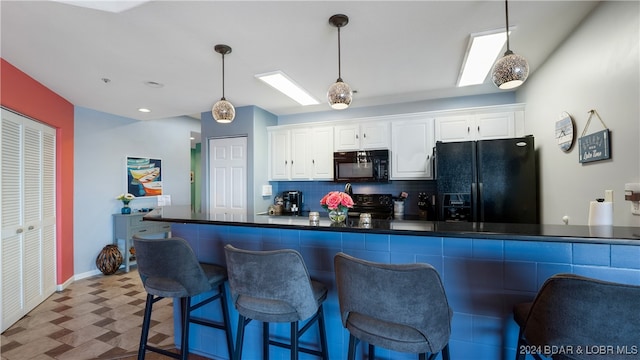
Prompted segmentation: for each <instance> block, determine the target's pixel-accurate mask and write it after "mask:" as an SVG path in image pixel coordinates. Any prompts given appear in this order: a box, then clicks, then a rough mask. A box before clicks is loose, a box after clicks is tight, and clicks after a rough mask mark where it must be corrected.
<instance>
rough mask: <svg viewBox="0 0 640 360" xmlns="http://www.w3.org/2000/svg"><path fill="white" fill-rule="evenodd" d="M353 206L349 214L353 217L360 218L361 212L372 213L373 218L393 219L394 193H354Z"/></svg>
mask: <svg viewBox="0 0 640 360" xmlns="http://www.w3.org/2000/svg"><path fill="white" fill-rule="evenodd" d="M351 198H352V199H353V208H351V209H349V212H348V214H347V215H349V218H351V219H358V218H359V217H360V214H363V213H368V214H371V218H372V219H379V220H391V219H393V195H391V194H353V195H351Z"/></svg>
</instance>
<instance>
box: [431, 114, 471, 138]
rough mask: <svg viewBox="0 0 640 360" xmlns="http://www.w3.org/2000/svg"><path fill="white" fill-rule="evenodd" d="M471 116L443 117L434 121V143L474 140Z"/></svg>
mask: <svg viewBox="0 0 640 360" xmlns="http://www.w3.org/2000/svg"><path fill="white" fill-rule="evenodd" d="M473 125H474V122H473V119H472V117H471V115H464V116H443V117H438V118H436V120H435V138H436V141H442V142H451V141H467V140H474V139H475V130H474V131H473V132H472V130H471V129H472V127H473Z"/></svg>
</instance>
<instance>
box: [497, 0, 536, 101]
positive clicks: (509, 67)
mask: <svg viewBox="0 0 640 360" xmlns="http://www.w3.org/2000/svg"><path fill="white" fill-rule="evenodd" d="M504 11H505V15H506V24H507V26H506V30H507V51H506V52H505V53H504V56H503V57H502V58H500V59H499V60H498V61H496V63H495V65H493V71H492V75H491V78H492V80H493V83H494V84H495V85H496V86H497V87H499V88H500V89H505V90H506V89H514V88H517V87H518V86H520V85H522V84H523V83H524V82H525V80H527V76H529V64H528V63H527V60H526V59H525V58H524V57H523V56H521V55H518V54H514V53H513V51H511V49H510V48H509V5H508V2H507V0H505V2H504Z"/></svg>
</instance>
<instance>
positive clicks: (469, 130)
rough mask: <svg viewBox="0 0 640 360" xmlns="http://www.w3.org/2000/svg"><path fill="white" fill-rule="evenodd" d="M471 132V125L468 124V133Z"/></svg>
mask: <svg viewBox="0 0 640 360" xmlns="http://www.w3.org/2000/svg"><path fill="white" fill-rule="evenodd" d="M470 132H471V127H470V126H467V134H468V133H470Z"/></svg>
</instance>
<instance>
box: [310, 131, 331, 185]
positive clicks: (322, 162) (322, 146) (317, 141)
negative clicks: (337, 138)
mask: <svg viewBox="0 0 640 360" xmlns="http://www.w3.org/2000/svg"><path fill="white" fill-rule="evenodd" d="M311 134H312V135H311V137H312V142H311V143H312V144H313V151H312V153H311V166H312V172H311V177H312V178H313V179H314V180H333V127H332V126H321V127H315V128H313V129H312V131H311Z"/></svg>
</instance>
